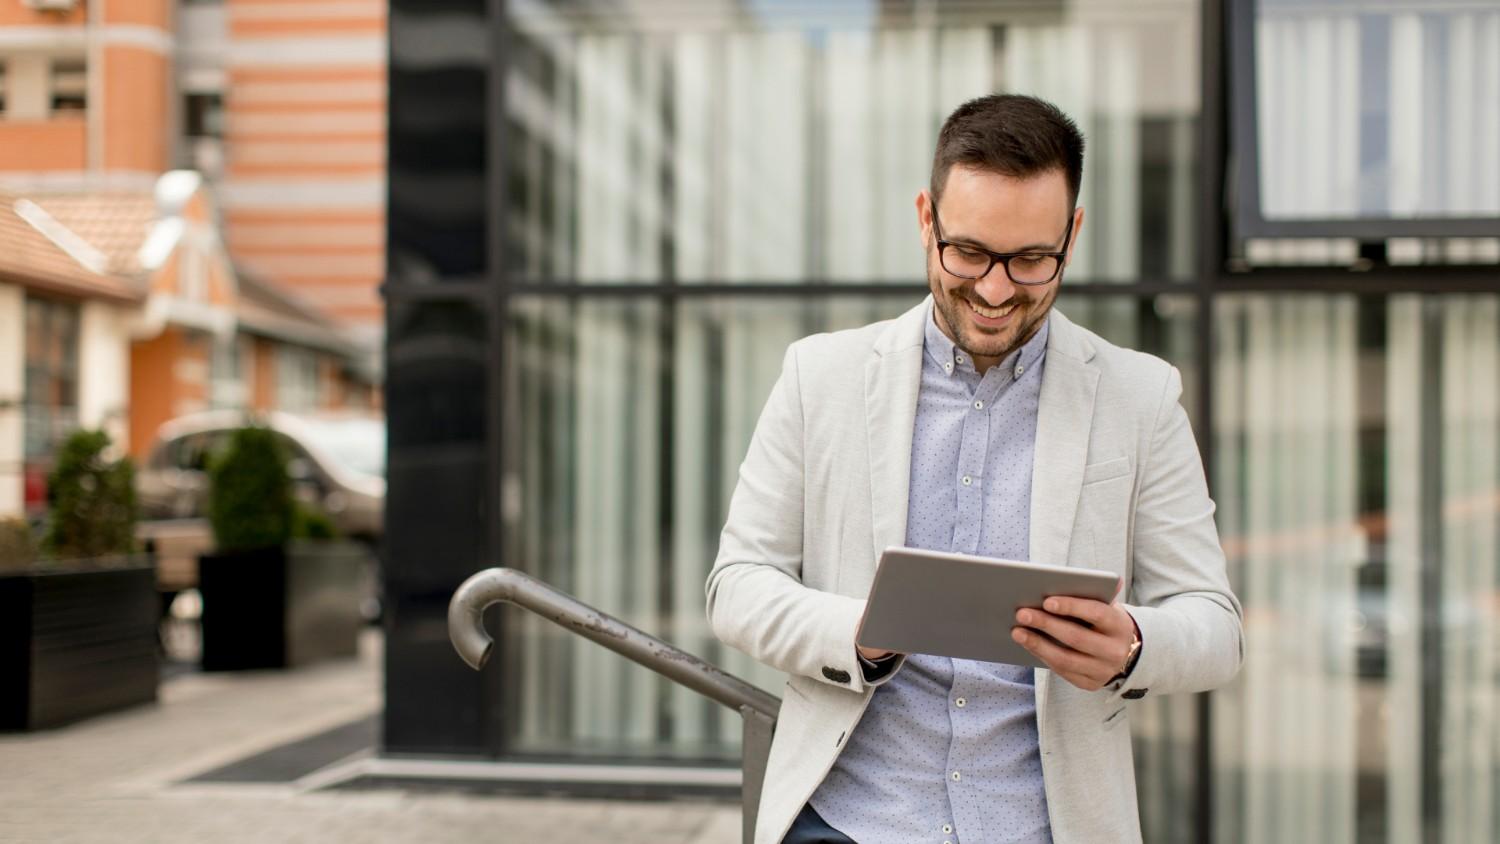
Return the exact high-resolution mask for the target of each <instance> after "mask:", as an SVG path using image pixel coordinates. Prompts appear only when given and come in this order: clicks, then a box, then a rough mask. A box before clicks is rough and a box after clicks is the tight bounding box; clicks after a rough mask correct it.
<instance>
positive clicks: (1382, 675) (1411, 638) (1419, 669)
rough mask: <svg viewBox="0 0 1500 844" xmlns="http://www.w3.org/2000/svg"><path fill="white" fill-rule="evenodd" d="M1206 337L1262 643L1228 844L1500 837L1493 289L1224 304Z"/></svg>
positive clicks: (1218, 442)
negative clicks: (1211, 336)
mask: <svg viewBox="0 0 1500 844" xmlns="http://www.w3.org/2000/svg"><path fill="white" fill-rule="evenodd" d="M1214 327H1215V334H1216V353H1215V363H1214V365H1215V376H1216V379H1217V383H1216V387H1215V396H1214V401H1215V430H1214V432H1213V433H1214V442H1215V465H1214V470H1215V471H1214V487H1215V495H1216V498H1217V500H1218V503H1219V525H1220V529H1221V531H1222V533H1223V536H1224V542H1225V548H1226V551H1228V554H1229V562H1230V573H1231V576H1232V578H1233V580H1234V584H1235V588H1236V590H1237V591H1238V593H1239V595H1240V597H1241V599H1242V600H1243V602H1244V606H1245V617H1246V635H1247V640H1246V641H1247V651H1246V663H1245V669H1244V671H1243V672H1242V673H1241V675H1240V677H1239V679H1238V681H1237V682H1236V683H1235V684H1234V686H1232V687H1230V688H1228V689H1225V690H1222V691H1220V692H1217V693H1215V695H1214V699H1213V706H1214V727H1215V729H1214V756H1215V768H1216V778H1215V785H1216V791H1217V793H1216V795H1215V815H1214V817H1215V819H1216V827H1217V828H1216V830H1215V833H1216V835H1215V838H1216V840H1222V841H1244V842H1250V844H1254V843H1255V842H1280V841H1346V842H1354V841H1359V842H1383V841H1390V842H1405V841H1422V840H1441V841H1454V842H1458V841H1493V840H1497V837H1500V817H1497V814H1496V812H1495V810H1494V808H1493V805H1494V801H1493V795H1494V789H1495V787H1496V785H1497V778H1496V766H1497V761H1500V731H1497V728H1496V724H1495V718H1494V714H1495V712H1496V711H1497V708H1500V695H1497V688H1496V685H1495V677H1496V669H1497V667H1500V666H1497V656H1496V655H1497V653H1500V651H1497V648H1496V645H1497V639H1496V634H1497V631H1500V625H1497V609H1500V602H1497V601H1496V597H1495V596H1496V594H1497V583H1500V547H1497V539H1496V537H1497V535H1500V504H1497V502H1500V377H1497V375H1496V373H1497V371H1500V297H1496V296H1493V295H1485V296H1458V297H1443V298H1436V297H1431V298H1422V297H1416V296H1403V297H1395V298H1392V299H1390V300H1384V299H1376V298H1369V299H1357V298H1355V297H1353V296H1313V295H1301V296H1297V297H1295V298H1285V297H1282V298H1279V299H1278V298H1274V297H1260V296H1246V297H1233V298H1228V299H1224V300H1221V302H1220V303H1219V306H1218V307H1217V309H1216V313H1215V326H1214ZM1429 835H1431V836H1433V837H1428V836H1429Z"/></svg>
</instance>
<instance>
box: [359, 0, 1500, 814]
mask: <svg viewBox="0 0 1500 844" xmlns="http://www.w3.org/2000/svg"><path fill="white" fill-rule="evenodd" d="M390 26H391V65H390V73H391V77H390V86H391V116H390V138H391V158H390V162H391V163H390V168H391V170H390V187H389V191H390V206H389V208H390V210H389V225H390V232H389V234H390V238H389V247H388V249H389V262H388V263H389V278H388V280H387V284H386V287H385V292H386V297H387V304H388V317H387V319H388V340H387V343H388V345H387V373H388V375H387V379H388V380H387V399H388V408H389V421H390V449H391V451H390V461H389V470H388V471H389V479H390V480H389V483H390V486H389V493H388V508H389V509H388V518H387V524H388V538H387V542H388V549H387V557H388V559H387V565H386V569H387V574H386V578H387V582H386V591H387V595H388V605H389V617H388V621H387V624H388V634H389V635H388V639H387V673H386V684H387V710H386V721H385V732H384V750H385V752H386V753H389V754H419V755H432V754H442V755H458V756H467V757H474V756H479V757H489V758H497V759H501V760H526V761H540V762H557V763H574V764H578V763H587V764H621V763H631V764H642V763H644V764H650V765H676V766H704V767H708V768H712V767H716V766H718V767H723V766H732V765H733V764H734V762H735V760H736V759H737V755H738V750H739V739H740V726H739V723H738V718H737V717H736V716H734V714H733V713H730V712H727V711H724V710H722V709H721V708H720V707H718V706H717V705H716V704H713V703H711V702H709V701H707V700H704V699H702V698H699V697H698V696H696V695H695V694H694V693H692V692H690V691H687V690H685V689H683V688H680V687H676V686H674V685H672V684H670V683H669V682H667V681H665V680H663V679H661V678H659V677H657V676H655V675H653V674H651V673H649V672H647V671H645V670H644V669H640V668H638V667H636V666H634V665H631V664H629V663H627V662H626V661H624V660H623V659H621V658H618V657H616V656H614V655H613V654H610V653H607V652H605V651H603V650H601V649H599V648H597V647H596V646H593V645H591V644H589V643H587V642H584V641H582V640H579V639H577V638H576V637H572V636H570V635H569V634H567V633H566V632H565V631H562V630H561V629H559V628H556V627H554V626H552V625H549V624H547V623H545V622H544V621H541V620H539V619H535V618H529V617H523V616H521V615H520V614H519V613H500V612H496V613H493V614H492V617H491V619H490V623H491V625H492V627H493V629H494V630H493V632H494V633H495V634H496V637H497V640H498V642H499V645H498V656H497V658H496V660H495V661H496V662H497V663H498V665H495V666H492V667H491V668H490V669H489V670H487V671H486V672H484V673H482V674H473V673H471V672H469V671H468V670H467V669H466V668H465V667H463V666H462V664H461V663H460V662H459V661H458V660H457V658H456V657H455V656H454V655H453V653H452V650H451V647H450V646H449V644H448V641H447V630H446V608H447V600H448V597H449V595H451V593H452V590H453V589H454V588H455V587H456V586H457V584H458V583H459V582H460V581H462V580H463V579H464V578H465V577H467V576H468V575H469V574H471V573H473V572H474V571H476V570H478V569H480V568H483V567H486V566H489V565H499V564H504V565H509V566H513V567H516V568H520V569H522V570H524V571H527V572H529V573H531V574H533V575H535V576H537V577H539V578H541V579H543V580H545V581H547V582H549V583H551V584H553V585H555V586H557V587H559V588H561V589H564V590H565V591H568V592H570V593H572V594H574V595H576V596H577V597H579V598H580V599H581V600H583V601H585V602H587V603H589V604H592V605H594V606H597V607H599V608H600V609H602V610H604V611H606V612H608V613H610V614H612V615H615V616H617V617H619V618H622V619H624V620H626V621H628V622H630V623H631V624H634V625H635V626H637V627H640V628H642V629H644V630H646V631H648V632H650V633H652V634H654V635H657V636H660V637H662V638H665V639H667V640H669V641H671V642H673V643H674V644H677V645H678V646H680V647H683V648H685V649H686V650H688V651H691V652H693V653H696V654H699V655H702V656H704V657H706V658H708V659H710V660H711V661H714V662H716V663H717V664H719V665H721V666H723V667H724V668H726V669H727V670H729V671H730V672H732V673H735V674H738V675H740V676H742V677H745V678H747V679H749V680H751V681H753V682H756V683H758V684H760V685H762V686H763V687H765V688H767V689H768V690H771V691H773V692H777V691H779V690H780V686H781V680H782V678H780V677H778V676H776V675H775V674H774V672H771V671H769V670H768V669H766V668H764V667H763V666H759V665H757V664H755V663H753V662H752V661H751V660H749V659H748V658H747V657H745V656H744V655H742V654H739V653H737V652H734V651H731V650H729V649H727V648H724V647H723V646H721V645H719V644H718V643H717V642H716V641H715V640H714V639H713V637H712V635H711V633H710V632H709V630H708V628H707V622H706V620H705V618H704V610H703V599H704V593H703V585H704V580H705V578H706V576H707V573H708V569H709V566H710V564H711V563H712V560H713V557H714V554H715V552H716V549H717V543H718V533H719V530H720V528H721V527H722V525H723V519H724V514H725V510H726V507H727V502H728V496H729V493H730V491H731V490H732V488H733V484H734V481H735V478H736V473H737V470H738V466H739V462H740V460H741V459H742V458H743V456H744V453H745V449H746V446H747V444H748V441H749V437H750V434H751V432H752V430H753V427H754V424H755V420H756V418H757V416H758V414H759V412H760V409H761V406H762V404H763V402H764V401H765V398H766V396H767V394H768V392H769V389H770V385H771V383H772V382H773V380H774V379H775V377H776V376H777V374H778V372H779V367H780V362H781V356H782V352H783V351H784V349H785V347H786V345H787V344H788V343H790V342H791V341H793V340H795V339H797V338H799V337H802V336H805V335H807V334H810V333H813V332H818V331H828V330H836V329H839V328H845V327H852V326H856V325H861V324H864V323H867V322H871V321H874V320H879V319H885V318H888V317H891V316H894V315H896V314H898V313H900V312H901V311H903V310H904V309H906V308H907V307H909V306H910V305H912V304H914V303H915V302H917V301H919V300H920V299H921V297H922V296H923V295H925V280H924V278H923V266H924V264H923V255H922V250H921V244H920V240H919V234H918V227H917V222H916V211H915V209H914V206H913V201H914V199H915V196H916V194H917V192H918V191H919V190H921V189H922V188H923V187H924V186H925V185H926V183H927V179H928V173H929V168H930V163H931V154H932V145H933V142H934V140H935V137H936V133H937V129H938V127H939V125H940V124H941V122H942V120H943V118H944V117H945V116H946V115H947V114H948V112H949V111H951V110H952V109H953V108H954V107H956V106H957V105H958V104H960V103H961V102H963V101H964V100H966V99H969V98H971V97H973V96H977V95H980V94H983V93H987V92H991V91H1019V92H1026V93H1033V94H1037V95H1039V96H1042V97H1044V98H1047V99H1049V100H1051V101H1053V102H1055V103H1056V104H1057V105H1059V106H1060V107H1061V108H1062V109H1063V110H1064V111H1066V112H1068V113H1069V114H1070V115H1072V116H1073V117H1074V118H1075V119H1076V120H1077V121H1078V123H1079V125H1080V127H1081V128H1082V129H1083V131H1084V133H1085V134H1086V136H1087V138H1088V142H1089V152H1088V156H1087V158H1086V164H1085V175H1084V184H1083V188H1082V193H1081V197H1080V203H1081V204H1082V205H1083V206H1084V207H1085V208H1086V209H1087V221H1086V225H1085V229H1084V231H1083V233H1082V238H1081V240H1080V242H1079V246H1078V250H1077V253H1076V256H1075V260H1074V262H1073V264H1072V266H1071V267H1070V269H1069V270H1068V274H1067V277H1066V278H1065V280H1064V282H1063V295H1062V297H1061V298H1060V300H1059V304H1058V307H1059V308H1060V309H1061V310H1063V311H1065V312H1066V313H1068V315H1069V316H1070V317H1071V318H1073V319H1074V320H1075V321H1076V322H1079V323H1080V324H1082V325H1084V326H1087V327H1089V328H1091V329H1093V330H1094V331H1096V332H1098V333H1100V334H1102V335H1104V336H1105V337H1106V338H1108V339H1110V340H1112V341H1114V342H1117V343H1120V344H1122V345H1126V346H1130V347H1133V348H1138V349H1141V350H1143V351H1148V352H1151V353H1153V354H1157V355H1160V356H1162V357H1164V358H1166V359H1167V360H1169V361H1171V362H1172V363H1173V364H1175V365H1176V366H1177V367H1179V368H1180V370H1181V371H1182V374H1183V379H1184V383H1185V387H1186V390H1185V394H1184V404H1185V405H1186V407H1187V410H1188V413H1189V416H1190V417H1191V418H1192V421H1193V423H1194V429H1195V432H1196V434H1197V436H1198V441H1199V444H1200V447H1201V448H1202V451H1203V454H1204V459H1205V465H1206V468H1207V470H1208V472H1209V477H1210V483H1211V486H1212V489H1213V493H1214V496H1215V499H1216V501H1217V502H1218V505H1219V511H1218V519H1219V522H1218V523H1219V528H1220V532H1221V535H1222V538H1223V541H1224V545H1225V549H1226V551H1227V553H1228V560H1229V567H1230V576H1231V579H1232V582H1233V584H1234V587H1235V589H1236V591H1237V593H1238V594H1239V596H1240V598H1241V600H1242V601H1243V602H1244V606H1245V629H1246V636H1247V640H1246V641H1247V661H1246V665H1245V668H1244V671H1243V672H1242V673H1241V675H1240V676H1239V678H1238V679H1237V680H1236V681H1235V683H1234V684H1233V685H1231V686H1229V687H1227V688H1224V689H1221V690H1219V691H1217V692H1214V693H1212V694H1209V695H1201V696H1184V697H1178V698H1170V697H1169V698H1162V699H1158V700H1155V701H1151V702H1149V703H1147V704H1145V705H1143V706H1142V707H1140V708H1139V709H1136V710H1134V711H1133V714H1132V716H1131V717H1132V724H1131V726H1132V730H1133V731H1134V735H1135V738H1136V764H1137V776H1138V783H1139V787H1140V794H1141V810H1142V820H1143V824H1144V826H1145V828H1146V832H1147V838H1148V840H1151V841H1197V840H1213V841H1222V842H1281V841H1295V840H1315V841H1348V842H1354V841H1360V842H1366V841H1392V842H1398V841H1453V842H1459V841H1481V840H1495V839H1497V838H1500V813H1497V811H1496V810H1495V809H1494V806H1495V805H1496V804H1497V800H1496V797H1497V796H1500V770H1497V768H1500V726H1497V723H1500V722H1497V716H1500V685H1497V673H1500V647H1497V646H1500V226H1497V227H1494V228H1492V229H1486V228H1485V225H1486V221H1487V220H1489V219H1490V218H1492V217H1496V216H1500V210H1497V209H1500V171H1497V170H1496V166H1497V165H1496V162H1500V122H1497V121H1500V63H1497V61H1500V60H1497V59H1496V57H1497V56H1500V11H1497V10H1494V9H1488V8H1482V7H1481V6H1478V5H1476V4H1471V3H1469V4H1465V3H1450V4H1444V3H1436V4H1431V3H1424V4H1400V3H1397V4H1391V3H1382V4H1369V3H1362V2H1356V0H1327V2H1324V3H1319V4H1290V3H1286V2H1280V0H1261V2H1260V3H1258V4H1256V3H1244V4H1242V3H1238V2H1235V3H1221V2H1201V1H1200V0H1156V2H1149V3H1147V2H1140V0H1129V2H1123V3H1122V2H1104V1H1103V0H1072V2H1042V3H1031V4H1014V3H1007V2H965V3H930V2H839V3H800V2H772V1H771V0H754V1H753V2H730V1H729V0H715V1H714V2H694V3H681V2H671V0H631V2H624V3H608V4H606V3H597V2H527V3H520V2H492V3H488V4H486V3H482V2H479V0H420V2H419V1H418V0H395V2H393V3H392V10H391V19H390ZM1380 68H1385V69H1386V70H1384V71H1380V72H1376V71H1378V70H1379V69H1380ZM1403 68H1404V69H1405V70H1401V69H1403ZM1414 73H1415V74H1417V76H1418V77H1420V78H1417V79H1416V81H1413V79H1414V77H1413V75H1412V74H1414ZM1247 104H1248V105H1247ZM1246 109H1248V111H1247V110H1246ZM1414 124H1417V128H1415V129H1413V128H1412V127H1413V125H1414ZM1413 144H1415V145H1416V146H1413ZM1434 156H1439V157H1442V158H1444V160H1445V162H1446V163H1444V164H1442V165H1441V167H1440V168H1439V169H1440V170H1441V172H1438V171H1437V170H1433V169H1432V168H1433V167H1435V166H1438V165H1434V164H1432V159H1433V157H1434ZM1247 162H1250V163H1253V166H1249V165H1247ZM1413 168H1416V169H1415V170H1414V169H1413ZM1414 173H1415V175H1414ZM1247 180H1253V181H1254V184H1255V185H1256V189H1255V190H1250V189H1249V188H1248V187H1247V184H1248V183H1247ZM1247 197H1248V198H1247ZM1247 202H1248V203H1250V204H1247ZM1403 222H1407V223H1410V225H1409V226H1408V227H1407V228H1405V229H1403V228H1401V223H1403ZM1441 223H1449V224H1451V226H1452V232H1451V233H1452V234H1453V236H1447V234H1448V230H1447V229H1442V228H1439V229H1437V231H1438V232H1440V233H1442V234H1440V235H1433V234H1432V233H1431V232H1429V231H1427V230H1426V229H1425V228H1424V227H1428V226H1432V225H1434V224H1441ZM1370 225H1373V226H1374V227H1375V230H1374V234H1371V233H1370V232H1369V230H1367V229H1366V228H1361V226H1370ZM1298 226H1302V228H1298ZM1287 227H1290V228H1287ZM1382 227H1384V228H1382ZM1351 268H1352V269H1354V270H1358V271H1351Z"/></svg>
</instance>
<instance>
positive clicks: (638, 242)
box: [506, 0, 1198, 284]
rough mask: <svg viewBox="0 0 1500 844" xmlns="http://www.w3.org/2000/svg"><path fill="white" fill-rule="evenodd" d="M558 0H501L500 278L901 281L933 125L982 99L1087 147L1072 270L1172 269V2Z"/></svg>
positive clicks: (1186, 113)
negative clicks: (584, 6) (1027, 105)
mask: <svg viewBox="0 0 1500 844" xmlns="http://www.w3.org/2000/svg"><path fill="white" fill-rule="evenodd" d="M576 9H577V7H576V6H575V5H574V4H565V3H533V4H526V5H515V6H511V7H509V15H510V22H511V24H512V26H513V27H514V31H513V34H512V47H513V57H512V59H511V61H510V64H509V67H508V69H507V72H508V78H507V81H506V92H507V107H508V110H509V112H510V114H509V118H510V119H509V122H508V131H509V135H508V137H507V149H508V150H509V153H508V154H509V157H510V162H509V166H510V172H511V174H512V179H511V183H512V193H511V195H510V197H509V208H508V210H507V213H508V226H507V228H508V232H509V238H510V245H509V247H508V252H507V254H508V255H509V257H510V260H511V262H512V264H511V267H510V270H511V272H512V273H513V274H514V276H515V277H517V278H518V279H521V280H527V281H545V280H565V281H586V282H600V283H609V282H637V283H655V282H662V281H668V280H677V281H684V282H731V283H732V282H756V281H759V282H804V281H807V280H826V281H834V282H886V281H888V282H892V283H911V282H915V283H918V284H920V283H921V281H922V266H923V265H922V261H921V257H920V254H921V253H920V248H919V246H918V240H917V237H918V235H917V223H916V212H915V210H914V207H913V200H914V198H915V196H916V194H917V192H918V191H920V190H921V189H922V188H924V187H925V186H926V185H927V181H928V176H929V172H930V168H931V159H932V152H933V144H934V142H935V139H936V135H937V130H938V127H939V126H940V125H941V123H942V120H943V118H944V117H945V116H946V115H947V114H948V113H949V112H950V111H951V110H952V109H953V108H954V107H956V106H957V105H959V104H960V103H962V102H963V101H965V100H967V99H970V98H972V97H975V96H979V95H982V94H986V93H991V92H994V91H998V90H1011V91H1021V92H1026V93H1032V94H1036V95H1038V96H1042V97H1045V98H1047V99H1049V100H1052V101H1053V102H1055V103H1056V104H1057V105H1058V106H1060V107H1061V108H1062V109H1063V110H1064V111H1066V112H1067V113H1069V114H1070V115H1072V116H1073V117H1074V118H1075V119H1076V120H1077V121H1078V123H1079V126H1080V128H1081V129H1082V130H1083V132H1084V134H1085V136H1086V137H1087V138H1088V142H1089V156H1088V161H1087V164H1086V166H1085V168H1084V182H1083V186H1082V195H1081V197H1080V202H1081V203H1082V204H1083V205H1084V206H1085V207H1086V208H1087V209H1088V213H1089V216H1088V224H1087V225H1086V226H1085V227H1084V229H1083V231H1082V232H1081V233H1080V241H1079V247H1078V251H1077V253H1076V254H1075V256H1074V265H1073V270H1072V277H1073V278H1075V279H1078V280H1092V281H1113V280H1132V279H1136V278H1140V277H1154V278H1160V277H1169V276H1170V277H1179V278H1180V277H1185V276H1186V275H1187V274H1188V273H1189V272H1190V271H1191V267H1192V245H1191V244H1192V225H1191V221H1192V176H1193V165H1194V162H1193V154H1194V153H1193V124H1194V121H1195V120H1196V117H1197V113H1198V100H1197V95H1198V89H1197V81H1196V80H1197V73H1196V57H1197V41H1198V35H1197V29H1198V26H1197V20H1196V17H1197V4H1196V3H1193V2H1190V1H1189V0H1169V2H1166V3H1162V4H1155V5H1152V6H1140V5H1135V4H1133V5H1132V6H1131V7H1130V8H1129V9H1128V10H1124V9H1117V8H1115V7H1113V6H1110V5H1107V4H1093V3H1090V4H1083V3H1064V2H1055V3H1041V4H1035V5H1033V6H1028V7H1026V8H1025V9H1024V10H1018V9H1017V8H1015V7H1011V6H1007V5H1005V4H994V5H993V6H986V5H982V4H980V5H976V4H957V5H949V4H922V5H921V6H920V7H919V8H915V9H909V8H901V7H899V6H892V5H891V4H880V6H879V8H878V10H877V9H876V7H875V6H873V5H872V6H867V5H863V4H857V5H855V6H849V5H845V4H840V5H839V6H836V7H832V10H830V7H829V6H827V5H826V4H813V3H789V4H773V5H771V6H765V5H763V4H715V5H703V6H695V7H694V9H693V12H692V13H684V12H683V7H682V6H681V5H680V4H666V3H660V2H648V0H638V2H631V3H626V4H624V9H625V12H624V13H622V14H618V15H609V16H601V15H595V14H584V13H581V12H578V11H576Z"/></svg>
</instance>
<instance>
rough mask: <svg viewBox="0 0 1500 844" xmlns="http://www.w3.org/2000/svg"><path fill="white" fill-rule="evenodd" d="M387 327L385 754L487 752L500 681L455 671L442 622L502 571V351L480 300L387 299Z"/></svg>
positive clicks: (459, 668)
mask: <svg viewBox="0 0 1500 844" xmlns="http://www.w3.org/2000/svg"><path fill="white" fill-rule="evenodd" d="M386 326H387V333H386V336H387V338H388V340H387V345H386V350H387V351H386V386H385V394H386V402H385V407H386V416H387V420H388V424H389V439H388V445H387V448H388V453H389V461H388V467H387V478H388V481H389V482H388V485H387V487H386V490H387V491H386V499H385V533H384V536H383V537H382V538H381V547H380V554H381V559H380V562H381V572H382V575H383V578H384V593H383V594H384V599H383V606H382V610H383V612H384V614H385V617H386V619H387V622H386V638H385V677H386V685H385V717H384V719H383V734H382V740H381V745H382V747H383V748H384V749H385V751H387V752H391V753H416V754H423V755H431V754H445V755H446V754H456V753H462V754H477V753H483V752H486V751H489V750H491V749H492V748H493V744H494V742H493V741H492V740H490V736H491V734H490V733H489V729H490V724H491V723H492V722H493V720H494V719H496V718H497V717H498V714H497V711H498V709H499V708H500V704H499V701H498V700H497V699H496V697H497V696H491V694H490V691H491V689H492V688H493V686H492V685H491V684H492V683H493V682H494V678H496V673H495V672H493V671H486V672H484V673H483V674H481V673H478V672H474V671H470V670H469V668H468V667H467V666H465V665H464V664H463V663H462V662H455V659H454V653H453V645H452V644H451V643H450V642H449V641H448V624H447V614H448V599H449V598H450V597H451V596H452V595H453V590H454V589H455V588H457V586H458V584H460V583H462V582H463V580H464V579H465V578H467V577H468V576H469V575H471V574H473V573H474V572H476V571H478V570H479V569H482V568H485V567H487V566H493V565H502V564H504V562H506V561H505V560H504V558H502V557H501V556H500V554H499V549H498V548H495V547H494V546H492V545H491V544H490V541H489V536H490V533H491V527H492V525H493V524H494V523H493V518H494V514H495V511H496V507H495V503H494V502H495V499H494V493H493V491H492V490H493V484H494V479H495V474H496V472H495V470H494V467H493V465H492V463H491V461H490V455H489V448H488V442H489V441H488V436H489V425H490V421H491V418H492V417H491V413H492V412H493V411H492V408H497V407H498V406H499V402H498V400H497V397H496V396H494V395H493V394H492V393H491V392H490V390H489V386H488V385H489V381H490V369H489V367H490V366H492V365H493V359H494V356H495V351H494V345H497V344H498V341H497V340H496V339H495V337H494V332H493V329H492V326H491V324H490V319H489V316H488V306H487V305H482V304H480V303H473V302H462V301H455V302H441V301H419V302H413V301H409V300H406V299H403V298H402V297H401V296H399V295H392V296H391V297H390V298H389V300H388V302H387V307H386ZM491 617H492V618H493V617H494V616H493V615H492V616H491ZM500 647H502V648H503V647H505V645H504V644H503V643H502V644H501V645H500Z"/></svg>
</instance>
